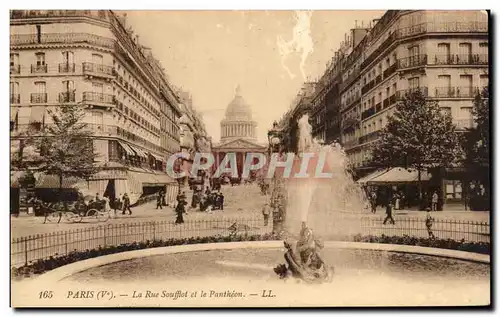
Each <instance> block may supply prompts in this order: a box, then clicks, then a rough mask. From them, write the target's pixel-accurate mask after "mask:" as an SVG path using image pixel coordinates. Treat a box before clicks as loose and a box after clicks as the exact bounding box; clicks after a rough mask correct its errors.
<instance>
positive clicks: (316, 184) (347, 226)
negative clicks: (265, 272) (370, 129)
mask: <svg viewBox="0 0 500 317" xmlns="http://www.w3.org/2000/svg"><path fill="white" fill-rule="evenodd" d="M298 137H299V138H298V156H296V157H295V159H294V165H293V168H292V176H291V177H289V178H287V179H285V180H284V184H282V185H281V188H280V189H275V190H277V191H280V192H282V193H283V192H284V196H286V197H285V199H283V202H282V203H283V204H284V205H285V206H286V208H285V212H284V214H285V216H284V225H283V230H282V231H283V232H282V236H283V237H284V239H285V242H284V245H285V248H286V253H285V260H286V262H287V264H288V266H286V265H283V264H281V265H279V266H278V267H276V268H275V269H274V271H275V272H276V274H278V275H279V276H280V278H287V277H294V278H299V279H302V280H303V281H306V282H308V283H313V282H325V281H330V280H331V278H332V274H333V268H329V267H328V266H327V265H326V264H325V263H323V261H322V260H321V257H320V255H319V251H320V250H321V249H322V247H323V244H322V242H321V239H320V238H319V236H322V237H326V236H327V237H328V238H329V239H332V238H333V239H335V238H337V239H339V238H343V237H345V236H349V235H352V234H353V233H355V232H359V227H360V222H359V218H357V217H355V215H354V214H355V213H359V212H362V210H363V208H364V206H365V205H366V203H365V196H364V193H363V191H362V189H361V188H360V187H359V186H358V185H357V184H356V183H355V182H354V181H353V180H352V176H351V175H350V174H349V172H348V169H347V158H346V156H345V153H344V151H343V150H342V148H341V147H340V145H339V144H338V143H336V144H333V145H321V144H319V142H317V141H316V140H314V139H313V138H312V133H311V125H310V124H309V117H308V116H307V115H304V116H303V117H302V118H301V119H300V120H299V134H298ZM305 156H309V157H310V160H309V165H308V167H307V174H308V175H307V176H306V177H301V178H298V177H293V175H295V173H297V172H298V171H299V170H301V166H300V165H301V162H302V161H303V158H304V157H305ZM322 160H323V161H324V164H321V163H320V161H322ZM318 165H320V166H322V167H323V168H322V170H321V169H320V170H318V171H317V170H316V169H317V166H318ZM319 173H329V174H330V176H329V177H323V178H320V177H318V175H319ZM278 177H279V176H278ZM299 224H302V227H301V229H300V231H299ZM311 228H314V233H313V230H312V229H311ZM294 237H295V239H296V240H297V242H296V247H295V249H294V248H293V242H291V240H293V238H294Z"/></svg>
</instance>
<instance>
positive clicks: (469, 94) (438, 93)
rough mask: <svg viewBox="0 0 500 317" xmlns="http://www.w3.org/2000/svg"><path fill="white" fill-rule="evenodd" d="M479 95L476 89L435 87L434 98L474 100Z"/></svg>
mask: <svg viewBox="0 0 500 317" xmlns="http://www.w3.org/2000/svg"><path fill="white" fill-rule="evenodd" d="M478 93H479V88H477V87H467V86H466V87H436V90H435V94H434V96H435V97H436V98H474V97H475V96H476V95H477V94H478Z"/></svg>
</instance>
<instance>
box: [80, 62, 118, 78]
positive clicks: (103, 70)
mask: <svg viewBox="0 0 500 317" xmlns="http://www.w3.org/2000/svg"><path fill="white" fill-rule="evenodd" d="M83 73H92V74H93V75H106V76H114V68H113V67H112V66H107V65H103V64H96V63H89V62H84V63H83Z"/></svg>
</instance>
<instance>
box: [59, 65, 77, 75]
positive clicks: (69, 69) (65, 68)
mask: <svg viewBox="0 0 500 317" xmlns="http://www.w3.org/2000/svg"><path fill="white" fill-rule="evenodd" d="M59 72H60V73H74V72H75V63H61V64H59Z"/></svg>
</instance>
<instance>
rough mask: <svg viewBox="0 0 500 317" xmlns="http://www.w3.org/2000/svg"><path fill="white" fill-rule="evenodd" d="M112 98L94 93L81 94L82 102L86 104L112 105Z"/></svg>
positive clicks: (111, 96)
mask: <svg viewBox="0 0 500 317" xmlns="http://www.w3.org/2000/svg"><path fill="white" fill-rule="evenodd" d="M114 99H115V98H114V96H113V95H108V94H103V93H99V92H95V91H86V92H84V93H83V101H86V102H96V103H100V104H113V103H114Z"/></svg>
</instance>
